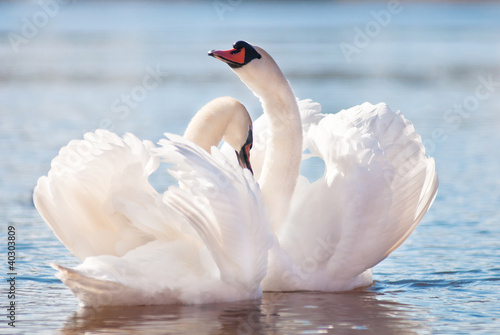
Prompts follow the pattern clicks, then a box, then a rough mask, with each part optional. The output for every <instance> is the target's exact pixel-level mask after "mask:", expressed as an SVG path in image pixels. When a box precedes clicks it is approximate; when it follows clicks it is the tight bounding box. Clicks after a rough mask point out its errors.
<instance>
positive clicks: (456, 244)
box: [0, 1, 500, 334]
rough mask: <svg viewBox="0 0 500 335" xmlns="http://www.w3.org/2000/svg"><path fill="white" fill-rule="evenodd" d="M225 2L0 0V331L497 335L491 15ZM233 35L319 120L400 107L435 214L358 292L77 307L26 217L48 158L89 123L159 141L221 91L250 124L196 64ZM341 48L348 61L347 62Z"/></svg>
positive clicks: (498, 164) (210, 73)
mask: <svg viewBox="0 0 500 335" xmlns="http://www.w3.org/2000/svg"><path fill="white" fill-rule="evenodd" d="M222 3H227V4H229V3H231V4H230V5H228V6H230V7H225V9H226V11H225V12H222V11H219V12H217V10H216V9H215V7H214V3H213V2H200V3H198V2H195V3H193V2H189V3H181V2H172V3H170V2H151V3H150V2H134V1H129V2H124V3H118V2H116V3H115V2H104V3H99V2H68V3H67V4H63V3H62V1H61V3H59V5H58V6H55V5H54V3H53V2H52V7H46V8H45V9H43V8H42V7H41V5H40V4H37V3H35V2H30V3H22V2H0V59H1V60H2V61H1V62H0V117H1V119H0V120H1V122H0V162H1V164H0V185H1V188H0V222H1V223H2V229H1V235H2V236H3V237H2V238H1V239H0V240H1V241H2V242H1V243H2V245H3V246H2V250H3V251H2V260H3V265H2V282H3V283H4V284H3V285H2V293H1V298H0V300H1V302H2V306H4V304H6V303H8V299H7V286H5V283H6V281H5V280H6V278H7V277H8V276H7V273H8V272H9V270H8V268H7V254H6V246H7V241H8V240H7V236H8V235H7V227H8V226H9V225H10V226H14V227H15V228H16V238H17V248H18V249H17V259H16V261H17V263H16V264H15V265H16V272H17V277H16V298H15V302H16V306H17V309H16V313H17V314H16V325H17V327H16V329H13V328H11V327H8V326H7V321H8V320H7V319H6V318H5V308H4V307H2V310H1V312H0V313H1V314H2V315H1V320H0V333H2V334H4V333H5V334H11V333H16V332H18V333H29V334H52V333H63V334H75V333H84V332H88V333H92V334H100V333H106V334H125V333H148V334H156V333H158V334H164V333H171V334H182V333H196V334H271V333H286V334H318V333H332V334H351V333H352V334H358V333H359V334H401V333H405V334H431V333H432V334H495V333H500V307H499V306H500V210H499V209H498V208H499V204H500V178H498V176H497V175H498V173H499V171H500V157H499V156H498V150H497V148H498V147H499V146H500V132H499V131H498V130H499V129H500V113H499V106H500V94H499V92H500V83H499V82H500V68H499V60H500V21H498V17H500V5H499V4H497V3H476V2H474V3H471V4H449V3H446V4H436V3H425V4H420V3H416V2H411V3H406V2H402V3H401V4H400V6H399V7H397V8H396V9H395V10H393V12H392V13H391V12H389V7H388V6H389V4H388V3H385V2H380V3H368V4H359V3H356V4H347V3H335V2H333V3H330V2H307V4H304V3H299V2H293V3H288V2H258V3H255V2H250V1H241V2H236V1H233V2H225V1H222ZM47 8H48V9H47ZM381 11H386V12H387V13H389V14H390V15H389V16H388V15H385V16H384V14H381V13H383V12H381ZM44 13H45V14H44ZM373 13H378V14H373ZM381 15H382V16H381ZM375 17H379V22H381V23H378V22H377V21H376V19H375ZM30 24H31V25H33V27H34V28H33V27H32V29H31V30H30V29H29V27H28V26H29V25H30ZM370 29H371V30H370ZM359 31H361V32H363V33H365V34H367V35H366V36H367V39H365V40H363V39H362V38H360V37H356V36H357V35H356V34H359V33H358V32H359ZM11 33H14V34H17V36H19V38H17V37H15V36H16V35H12V34H11ZM13 36H14V37H13ZM13 38H14V40H15V41H17V42H12V39H13ZM356 38H357V42H358V43H357V44H356ZM239 39H246V40H248V41H251V42H254V43H258V44H259V45H261V46H263V47H265V48H266V49H267V50H268V51H269V52H270V53H271V54H272V55H273V56H274V58H275V59H276V60H277V62H278V63H279V64H280V65H281V67H282V69H283V71H284V73H285V75H286V76H287V77H288V78H289V80H290V82H291V84H292V86H293V87H294V90H295V93H296V95H297V96H299V97H301V98H306V97H307V98H312V99H314V100H316V101H318V102H320V103H321V104H322V106H323V110H324V111H326V112H335V111H338V110H340V109H343V108H347V107H350V106H353V105H356V104H359V103H362V102H364V101H371V102H373V103H375V102H378V101H385V102H387V103H388V104H389V105H390V106H391V107H392V108H394V109H400V110H401V111H403V112H404V114H405V116H406V117H407V118H409V119H410V120H412V121H413V122H414V124H415V127H416V129H417V130H418V131H419V132H420V133H421V134H422V136H423V139H424V142H425V145H426V147H427V150H428V152H429V153H430V154H431V155H432V156H434V157H435V159H436V165H437V169H438V174H439V177H440V189H439V193H438V196H437V198H436V201H435V203H434V205H433V207H432V208H431V210H430V211H429V213H428V214H427V215H426V216H425V218H424V219H423V221H422V223H421V224H420V226H419V227H418V228H417V229H416V230H415V232H414V233H413V234H412V235H411V236H410V238H409V239H408V240H407V241H406V242H405V243H404V244H403V245H402V246H401V247H400V248H399V249H398V250H396V251H395V252H394V253H393V254H391V255H390V256H389V257H388V258H387V259H386V260H384V261H383V262H382V263H381V264H379V265H377V266H376V267H375V269H374V279H375V282H374V284H373V286H372V287H370V288H367V289H362V290H357V291H354V292H347V293H331V294H330V293H329V294H325V293H317V292H297V293H286V294H284V293H266V294H264V296H263V298H262V301H252V302H237V303H228V304H217V305H210V306H156V307H133V308H101V309H79V308H78V306H77V301H76V299H75V298H74V297H73V295H72V294H71V293H70V292H69V290H67V289H66V288H65V286H64V285H63V284H61V282H60V281H59V280H58V279H56V278H55V277H54V271H53V270H52V269H51V268H50V267H49V266H48V263H49V262H52V261H57V262H58V263H60V264H63V265H68V266H74V265H76V264H78V260H77V259H76V258H75V257H73V256H72V255H71V254H70V253H69V252H68V251H67V250H66V249H65V248H64V247H63V246H62V245H61V243H60V242H59V241H58V240H57V239H56V238H55V237H54V235H53V234H52V232H51V231H50V229H49V228H48V227H47V226H46V225H45V223H44V222H43V221H42V219H41V218H40V217H39V216H38V214H37V212H36V210H35V209H34V207H33V204H32V200H31V196H32V190H33V187H34V186H35V184H36V180H37V178H38V177H39V176H41V175H43V174H46V173H47V171H48V170H49V167H50V160H51V159H52V158H53V157H54V156H55V155H56V154H57V152H58V149H59V148H60V147H61V146H63V145H64V144H66V143H67V142H68V141H69V140H70V139H72V138H79V137H81V135H82V133H83V132H85V131H88V130H93V129H96V128H98V127H107V128H111V129H113V130H114V131H116V132H117V133H119V134H123V133H124V132H132V133H134V134H136V135H137V136H139V137H141V138H145V139H150V140H153V141H156V140H158V139H159V138H160V137H161V136H162V133H163V132H165V131H168V132H175V133H182V131H183V130H184V127H185V126H186V124H187V122H188V120H189V119H190V117H191V116H192V115H193V113H194V112H195V111H196V110H197V109H199V108H200V107H201V106H202V105H203V104H204V103H205V102H207V101H208V100H210V99H212V98H213V97H216V96H220V95H231V96H234V97H237V98H238V99H240V100H241V101H242V102H243V103H244V104H245V105H246V106H247V107H248V108H249V110H250V111H251V114H252V116H253V117H254V118H255V117H257V116H258V115H259V114H260V109H259V104H258V101H257V100H256V99H255V97H253V95H252V94H251V93H250V92H248V91H247V89H246V88H245V87H244V85H243V84H241V83H240V82H239V80H238V79H237V78H236V76H234V74H232V73H231V72H230V71H229V70H228V69H227V67H226V66H224V65H223V64H221V63H220V62H217V61H215V60H214V59H211V58H209V57H207V56H206V51H207V50H210V49H214V48H219V49H223V48H229V46H230V45H231V44H232V43H233V42H234V41H236V40H239ZM343 43H344V46H345V45H346V44H349V45H351V46H353V47H355V48H356V50H357V52H354V53H350V54H349V53H348V54H347V56H348V57H346V55H345V52H343V51H342V49H341V45H343ZM15 49H17V52H16V50H15ZM351 50H352V49H351ZM348 60H350V62H348ZM148 76H149V77H148ZM145 78H146V80H148V81H147V82H146V83H147V84H149V85H147V87H148V89H145V88H144V87H145V86H144V80H145ZM485 82H486V83H488V82H490V84H484V83H485ZM141 87H142V88H141ZM123 95H130V96H131V97H133V100H131V101H130V100H129V101H128V102H127V101H126V100H124V99H125V98H124V97H123ZM461 106H462V107H461ZM463 106H465V107H463ZM304 172H305V173H306V174H307V175H308V176H311V175H314V174H315V173H316V174H317V171H315V170H314V166H310V167H308V168H307V169H305V171H304ZM154 179H155V182H156V183H157V185H158V187H159V188H162V187H163V188H164V187H166V186H167V185H166V184H165V183H164V184H162V183H161V182H160V180H161V176H158V175H155V178H154Z"/></svg>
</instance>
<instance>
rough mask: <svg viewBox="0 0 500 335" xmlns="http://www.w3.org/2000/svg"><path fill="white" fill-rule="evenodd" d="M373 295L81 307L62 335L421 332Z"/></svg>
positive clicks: (419, 325) (412, 312) (406, 309)
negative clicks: (100, 334)
mask: <svg viewBox="0 0 500 335" xmlns="http://www.w3.org/2000/svg"><path fill="white" fill-rule="evenodd" d="M379 298H380V297H377V294H375V293H374V292H369V291H363V290H361V291H354V292H349V293H320V292H294V293H281V292H273V293H264V295H263V298H262V301H261V302H260V301H240V302H233V303H224V304H211V305H202V306H196V305H194V306H178V305H171V306H140V307H123V308H120V307H113V308H110V307H108V308H104V307H102V308H81V309H80V310H78V311H77V312H75V313H73V314H72V315H71V316H69V317H68V319H67V321H66V323H65V325H64V328H63V329H62V330H61V332H62V333H63V334H74V333H80V332H89V333H94V332H105V333H106V334H124V333H133V332H137V333H141V332H147V333H148V334H165V333H168V334H214V335H215V334H242V335H243V334H306V333H307V334H345V333H353V332H355V331H362V333H363V334H386V335H390V334H402V333H404V334H422V333H423V332H425V331H426V330H428V325H427V324H426V323H425V322H423V321H421V320H422V317H420V316H417V314H419V313H423V312H422V311H418V310H416V309H415V308H414V307H411V306H407V305H402V304H398V303H396V302H391V301H384V300H379Z"/></svg>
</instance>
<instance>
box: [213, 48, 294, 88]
mask: <svg viewBox="0 0 500 335" xmlns="http://www.w3.org/2000/svg"><path fill="white" fill-rule="evenodd" d="M208 55H209V56H212V57H214V58H217V59H219V60H221V61H223V62H225V63H226V64H228V65H229V66H230V67H231V69H232V70H233V71H234V73H236V74H237V75H238V77H240V79H241V81H243V82H244V83H245V84H246V85H247V86H248V88H250V89H251V90H252V91H253V92H254V93H255V94H256V95H257V96H259V97H263V96H265V95H266V94H268V93H270V91H272V90H270V88H273V87H280V85H282V84H283V82H286V79H285V77H284V76H283V74H282V73H281V70H280V68H279V67H278V65H277V64H276V62H275V61H274V59H273V58H272V57H271V56H270V55H269V54H268V53H267V52H266V51H265V50H264V49H262V48H260V47H258V46H255V45H252V44H250V43H248V42H245V41H238V42H236V43H234V44H233V48H232V49H229V50H212V51H209V52H208Z"/></svg>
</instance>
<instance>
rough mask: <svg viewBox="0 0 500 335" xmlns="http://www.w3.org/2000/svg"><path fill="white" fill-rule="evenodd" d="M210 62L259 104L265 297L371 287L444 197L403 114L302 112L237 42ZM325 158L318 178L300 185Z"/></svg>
mask: <svg viewBox="0 0 500 335" xmlns="http://www.w3.org/2000/svg"><path fill="white" fill-rule="evenodd" d="M209 55H210V56H213V57H215V58H217V59H220V60H222V61H224V62H225V63H227V64H228V65H229V66H230V67H231V69H232V70H233V71H234V72H235V73H236V74H237V75H238V77H239V78H240V79H241V80H242V81H243V83H245V84H246V85H247V86H248V88H250V89H251V90H252V91H253V92H254V94H255V95H256V96H257V97H258V98H259V99H260V100H261V103H262V106H263V110H264V115H263V116H262V117H260V118H259V119H258V120H257V121H256V122H255V124H254V139H255V141H254V149H252V155H251V162H252V166H253V168H254V175H255V177H256V178H258V181H259V184H260V187H261V189H262V195H263V197H264V201H265V204H266V207H267V209H268V211H269V213H270V218H271V223H272V227H273V231H274V233H275V243H274V246H273V248H272V250H271V252H270V258H269V264H268V270H267V275H266V278H265V279H264V281H263V283H262V287H263V289H264V290H278V291H288V290H322V291H339V290H349V289H353V288H356V287H360V286H367V285H370V284H371V283H372V271H371V268H372V267H373V266H374V265H376V264H377V263H379V262H380V261H382V260H383V259H384V258H385V257H387V256H388V255H389V254H390V253H391V252H392V251H393V250H394V249H396V248H397V247H398V246H399V245H401V243H403V241H404V240H405V239H406V238H407V237H408V236H409V235H410V234H411V232H412V231H413V230H414V229H415V227H416V226H417V224H418V223H419V222H420V220H421V219H422V217H423V215H424V214H425V213H426V212H427V210H428V209H429V207H430V206H431V204H432V202H433V200H434V198H435V196H436V193H437V188H438V178H437V175H436V172H435V165H434V160H433V159H432V158H427V157H426V156H425V150H424V147H423V145H422V141H421V138H420V136H419V135H418V134H417V133H416V132H415V130H414V128H413V126H412V124H411V123H410V122H409V121H408V120H406V119H405V118H404V116H403V115H402V114H401V113H399V112H396V113H394V112H392V111H391V110H390V109H389V108H388V107H387V106H386V105H385V104H383V103H380V104H378V105H372V104H370V103H364V104H362V105H360V106H355V107H352V108H350V109H348V110H343V111H340V112H338V113H337V114H321V113H320V109H321V108H320V105H319V104H317V103H314V102H312V101H310V100H303V101H299V102H298V103H297V101H296V99H295V96H294V94H293V91H292V89H291V87H290V85H289V83H288V81H287V80H286V79H285V77H284V76H283V74H282V72H281V70H280V68H279V67H278V66H277V64H276V63H275V62H274V60H273V59H272V57H271V56H270V55H269V54H268V53H267V52H266V51H264V50H263V49H262V48H259V47H257V46H253V45H251V44H249V43H247V42H245V41H238V42H236V43H235V44H234V45H233V48H232V49H230V50H225V51H223V50H212V51H211V52H209ZM309 157H320V158H321V159H322V160H323V161H324V163H325V173H324V175H323V177H322V178H320V179H318V180H317V181H315V182H313V183H309V182H308V181H307V179H306V178H304V177H303V176H299V170H300V165H301V160H304V159H307V158H309Z"/></svg>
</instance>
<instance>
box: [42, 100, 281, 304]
mask: <svg viewBox="0 0 500 335" xmlns="http://www.w3.org/2000/svg"><path fill="white" fill-rule="evenodd" d="M165 137H166V138H164V139H162V140H160V141H159V146H158V147H156V146H155V145H154V144H153V143H152V142H150V141H146V140H145V141H141V140H139V139H138V138H137V137H135V136H134V135H132V134H125V135H124V136H123V137H119V136H118V135H116V134H114V133H111V132H109V131H106V130H97V131H95V132H90V133H86V134H85V135H84V139H83V140H72V141H71V142H69V144H68V145H67V146H65V147H63V148H62V149H61V150H60V152H59V155H58V156H57V157H56V158H54V159H53V161H52V163H51V169H50V171H49V172H48V175H47V176H43V177H41V178H40V179H39V180H38V183H37V186H36V187H35V190H34V195H33V200H34V203H35V206H36V208H37V210H38V211H39V213H40V214H41V216H42V217H43V219H44V220H45V222H46V223H47V224H48V225H49V226H50V228H52V230H53V231H54V233H55V235H56V236H57V237H58V238H59V240H60V241H61V242H62V243H63V244H64V245H65V246H66V247H67V248H68V249H69V250H70V251H71V252H72V253H73V254H74V255H75V256H76V257H78V258H79V259H80V260H83V263H81V264H80V265H78V266H77V267H75V268H67V267H64V266H61V265H57V264H52V266H53V267H54V268H55V269H57V270H58V271H59V272H58V273H57V276H58V278H60V279H61V281H62V282H64V283H65V284H66V285H67V286H68V287H69V288H70V290H71V291H72V292H73V293H74V294H75V295H76V297H77V298H78V300H79V302H80V305H82V306H103V305H106V306H110V305H156V304H174V303H183V304H193V303H212V302H222V301H234V300H246V299H256V298H259V297H260V296H261V286H260V284H261V281H262V279H263V278H264V276H265V272H266V267H267V258H268V250H269V248H270V247H271V244H272V242H273V238H272V235H271V234H270V230H269V220H268V217H267V212H266V210H265V206H264V203H263V198H262V195H261V193H260V189H259V187H258V185H257V184H256V182H255V181H254V178H253V176H252V173H251V171H250V170H249V169H250V168H251V167H250V165H249V157H248V153H249V151H250V148H251V146H252V123H251V119H250V117H249V115H248V112H247V110H246V109H245V107H244V106H243V105H242V104H241V103H239V102H238V101H237V100H235V99H233V98H229V97H222V98H217V99H215V100H213V101H211V102H210V103H208V104H207V105H205V106H204V107H203V108H202V109H201V110H200V111H199V112H198V113H196V115H195V116H194V117H193V119H192V120H191V122H190V123H189V125H188V127H187V129H186V132H185V133H184V136H183V137H181V136H178V135H174V134H165ZM222 138H223V139H224V140H225V141H226V142H227V143H228V144H229V145H230V146H232V147H233V148H235V149H236V150H234V151H236V153H237V155H236V156H234V155H233V156H231V157H230V158H227V157H226V156H224V155H223V154H222V153H221V152H220V151H219V150H218V149H217V148H216V147H214V146H216V145H218V144H219V142H220V141H221V139H222ZM234 151H233V154H234ZM160 161H164V162H167V163H171V164H173V165H174V167H172V168H171V169H170V170H169V172H170V174H171V175H172V176H173V177H174V178H176V179H177V181H178V183H179V185H175V186H174V185H172V186H170V187H169V188H168V189H167V191H166V192H165V193H163V194H160V193H158V192H157V191H156V190H155V189H154V188H153V187H152V186H151V185H150V183H149V182H148V176H149V175H150V174H151V173H153V172H154V171H155V170H157V169H158V166H159V163H160ZM238 163H239V164H240V165H241V166H240V165H239V164H238Z"/></svg>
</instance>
